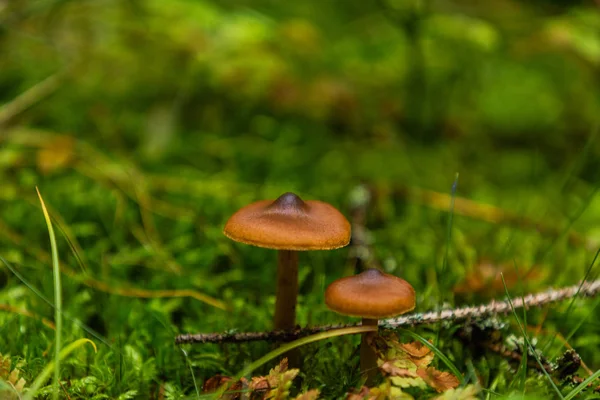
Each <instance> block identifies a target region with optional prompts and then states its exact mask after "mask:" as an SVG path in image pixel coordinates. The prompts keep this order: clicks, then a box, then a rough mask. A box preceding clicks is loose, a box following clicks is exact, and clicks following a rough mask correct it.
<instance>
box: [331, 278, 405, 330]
mask: <svg viewBox="0 0 600 400" xmlns="http://www.w3.org/2000/svg"><path fill="white" fill-rule="evenodd" d="M325 304H327V307H329V309H331V310H333V311H335V312H337V313H340V314H344V315H350V316H353V317H362V318H371V319H379V318H389V317H393V316H396V315H399V314H404V313H405V312H408V311H411V310H413V309H414V308H415V289H413V287H412V286H411V285H410V283H408V282H406V281H405V280H404V279H401V278H398V277H397V276H394V275H390V274H386V273H384V272H381V271H380V270H378V269H368V270H366V271H364V272H362V273H360V274H358V275H354V276H348V277H345V278H341V279H338V280H337V281H334V282H333V283H331V285H329V286H328V287H327V289H326V290H325Z"/></svg>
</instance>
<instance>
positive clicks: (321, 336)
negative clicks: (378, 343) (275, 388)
mask: <svg viewBox="0 0 600 400" xmlns="http://www.w3.org/2000/svg"><path fill="white" fill-rule="evenodd" d="M376 331H377V327H376V326H353V327H350V328H342V329H334V330H331V331H327V332H320V333H317V334H314V335H310V336H305V337H303V338H300V339H298V340H294V341H293V342H290V343H286V344H284V345H282V346H279V347H278V348H276V349H275V350H273V351H271V352H269V353H267V354H265V355H264V356H262V357H261V358H259V359H258V360H256V361H254V362H252V363H250V364H249V365H248V366H247V367H245V368H244V369H243V370H242V371H240V372H239V373H238V374H237V375H236V379H235V380H238V379H240V378H242V377H243V376H248V375H250V374H251V373H252V372H253V371H254V370H255V369H257V368H259V367H260V366H261V365H263V364H265V363H267V362H269V361H271V360H272V359H274V358H275V357H278V356H280V355H282V354H283V353H286V352H288V351H290V350H292V349H295V348H297V347H300V346H304V345H305V344H308V343H312V342H318V341H319V340H325V339H329V338H332V337H335V336H343V335H352V334H356V333H367V332H376Z"/></svg>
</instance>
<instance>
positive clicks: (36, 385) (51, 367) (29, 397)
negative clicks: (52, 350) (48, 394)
mask: <svg viewBox="0 0 600 400" xmlns="http://www.w3.org/2000/svg"><path fill="white" fill-rule="evenodd" d="M86 343H89V344H91V345H92V347H93V348H94V352H97V351H98V349H97V348H96V344H95V343H94V342H92V341H91V340H90V339H78V340H76V341H74V342H73V343H71V344H69V345H68V346H65V348H64V349H62V350H61V351H60V353H59V354H58V357H57V358H56V359H55V360H54V361H51V362H49V363H48V365H46V366H45V367H44V369H43V370H42V372H40V374H39V375H38V376H37V377H36V378H35V380H34V381H33V384H32V385H31V388H30V389H29V390H28V391H27V393H26V394H25V396H23V400H33V399H34V396H35V393H36V392H37V391H38V390H39V389H40V388H41V387H42V385H43V384H44V382H46V381H47V380H48V377H49V376H50V374H51V373H52V371H56V370H57V369H58V367H59V365H58V363H57V361H58V360H62V359H64V358H65V357H67V356H68V355H69V354H71V353H72V352H73V351H75V350H77V349H78V348H79V347H81V346H83V345H84V344H86Z"/></svg>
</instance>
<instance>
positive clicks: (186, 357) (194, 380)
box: [180, 348, 200, 398]
mask: <svg viewBox="0 0 600 400" xmlns="http://www.w3.org/2000/svg"><path fill="white" fill-rule="evenodd" d="M180 350H181V352H182V353H183V356H184V357H185V362H186V364H187V366H188V367H189V369H190V374H191V375H192V382H194V389H195V390H196V397H198V398H200V389H198V383H196V377H195V376H194V369H193V368H192V363H191V362H190V359H189V357H188V353H187V351H185V350H184V349H181V348H180Z"/></svg>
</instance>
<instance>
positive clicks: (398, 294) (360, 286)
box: [325, 268, 415, 383]
mask: <svg viewBox="0 0 600 400" xmlns="http://www.w3.org/2000/svg"><path fill="white" fill-rule="evenodd" d="M325 304H327V307H329V309H331V310H333V311H335V312H337V313H340V314H343V315H350V316H353V317H361V318H362V324H363V325H372V326H377V324H378V320H379V319H381V318H391V317H394V316H396V315H400V314H404V313H406V312H408V311H411V310H413V309H414V308H415V290H414V289H413V287H412V286H411V285H410V283H408V282H406V281H405V280H404V279H401V278H398V277H397V276H394V275H390V274H386V273H384V272H381V271H380V270H378V269H374V268H371V269H367V270H366V271H364V272H362V273H360V274H358V275H354V276H348V277H345V278H341V279H338V280H336V281H334V282H333V283H331V284H330V285H329V286H328V287H327V289H326V290H325ZM372 334H373V333H367V334H365V335H363V337H362V340H361V345H360V370H361V373H363V374H364V375H366V376H367V381H368V382H369V383H372V382H371V381H372V380H373V378H374V376H375V374H376V373H377V355H376V354H375V352H374V351H373V349H372V348H371V347H370V346H369V345H368V343H367V338H368V335H372Z"/></svg>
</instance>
